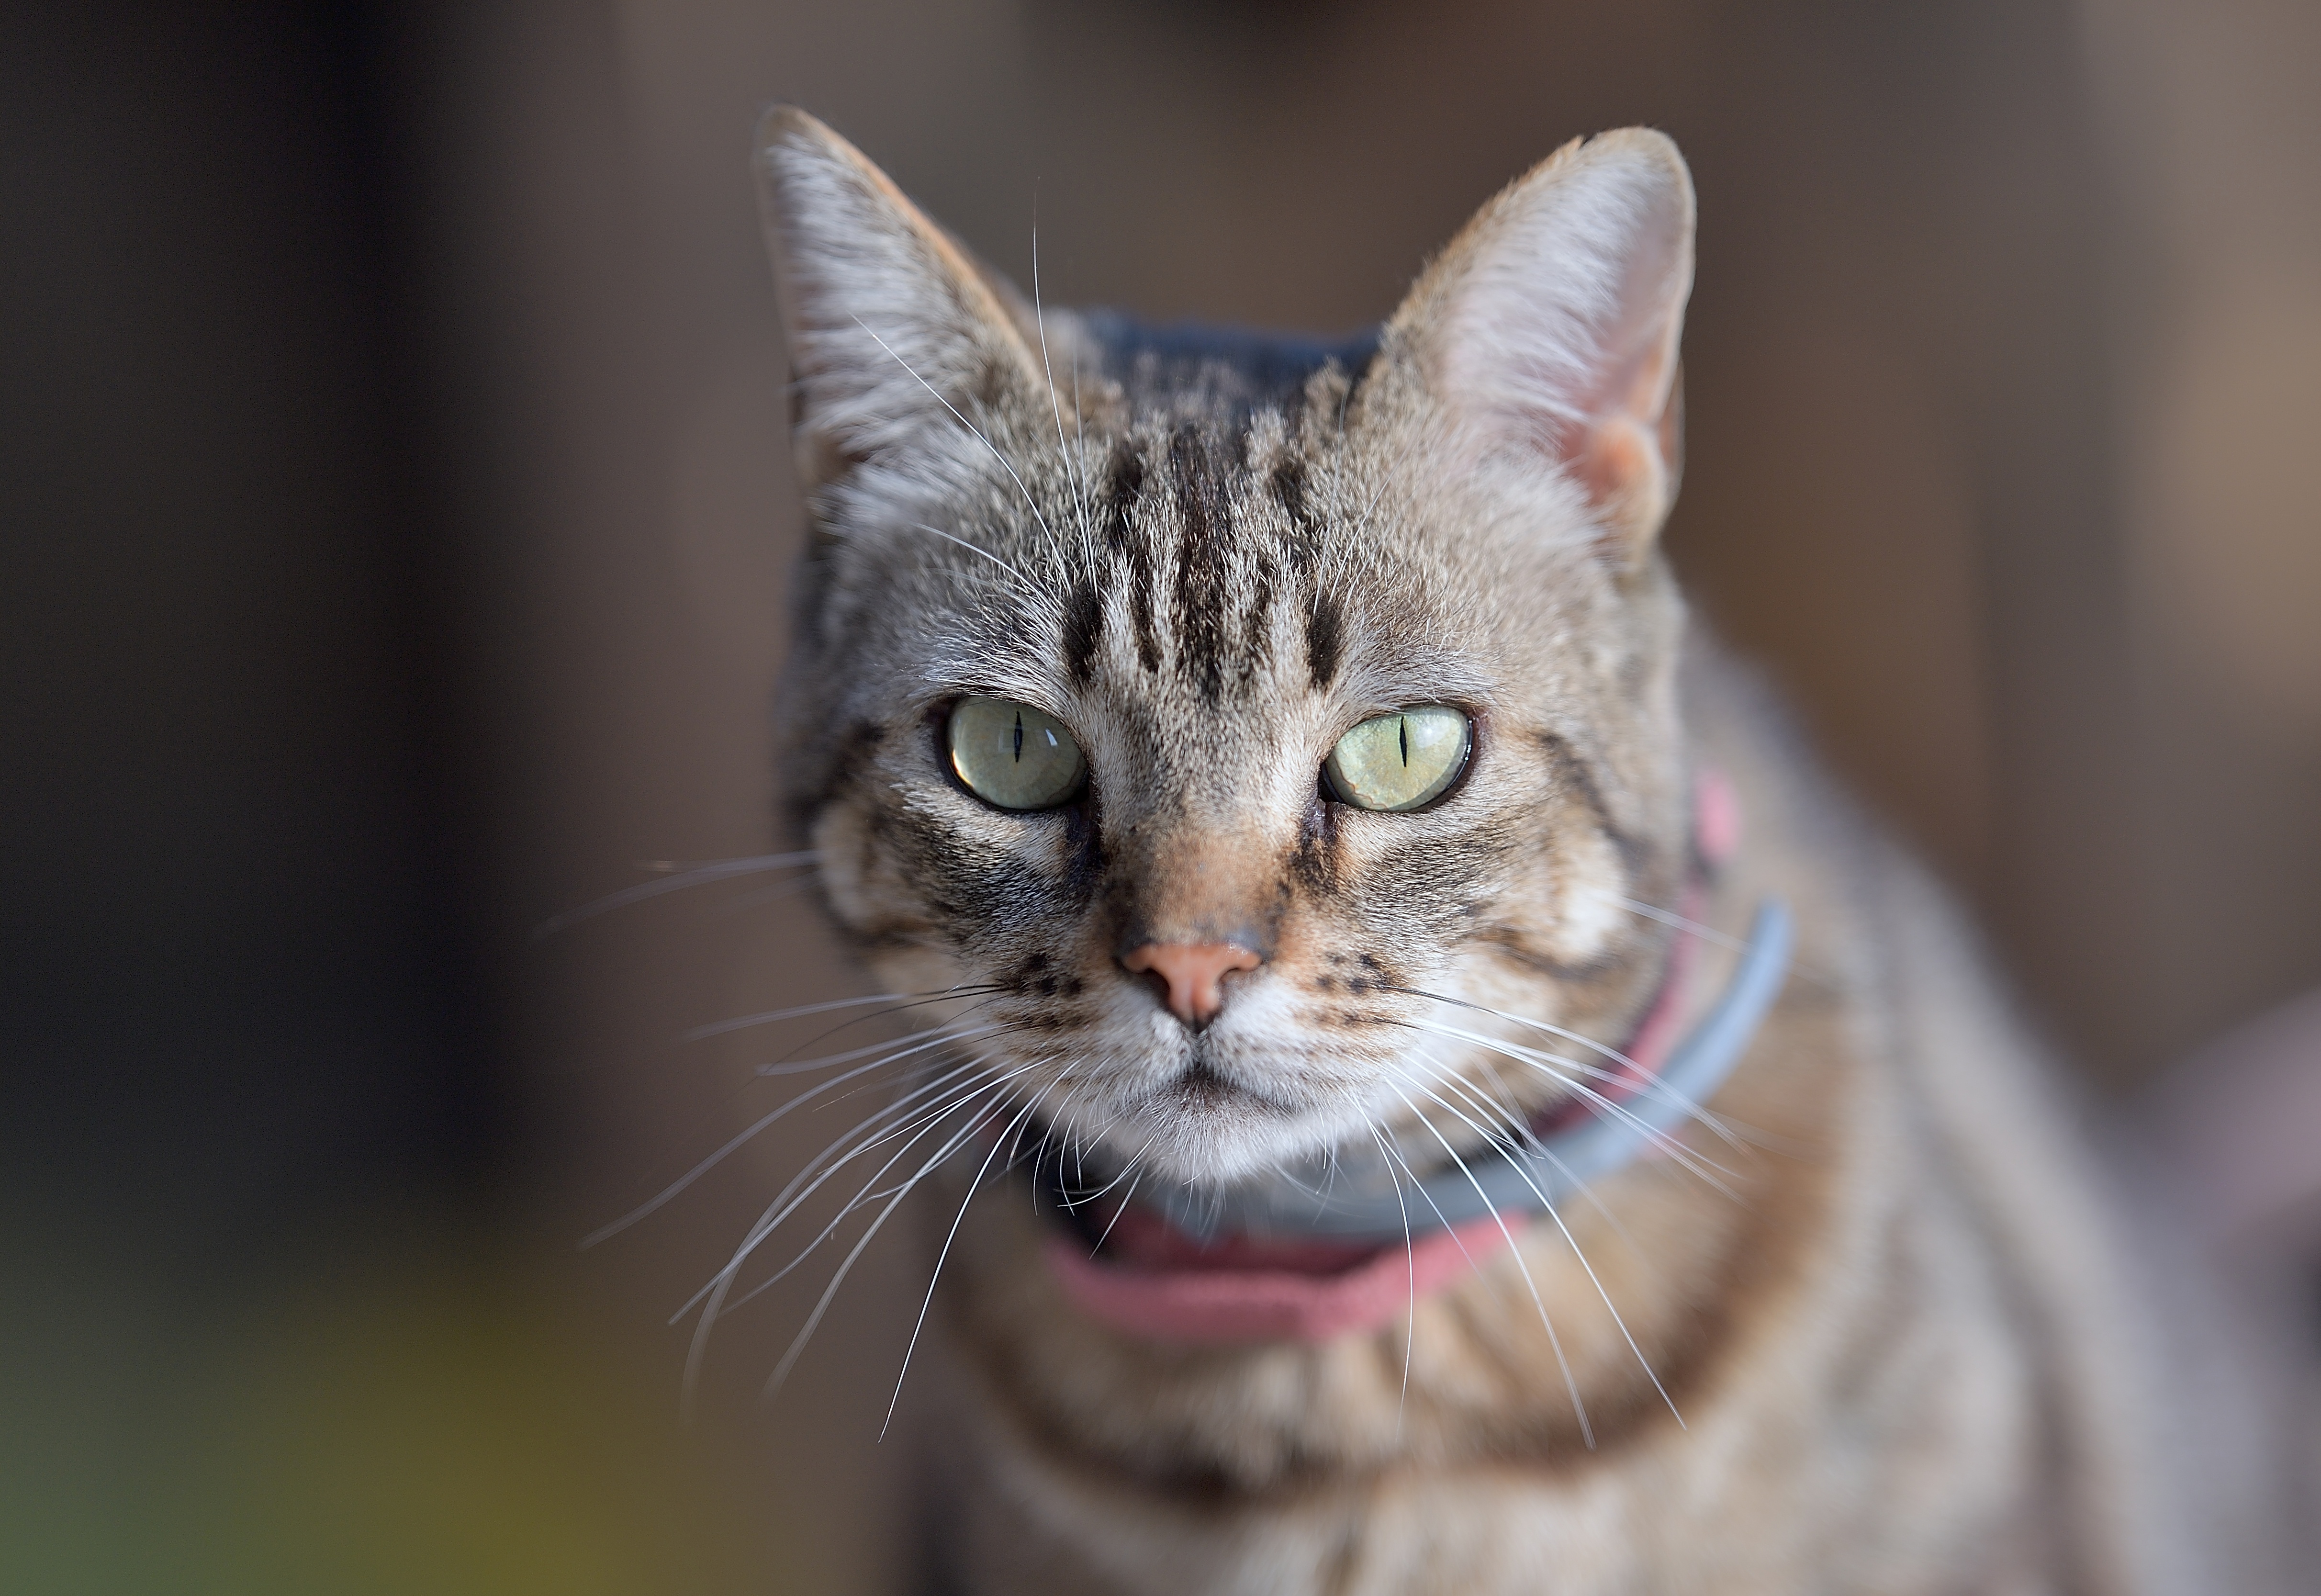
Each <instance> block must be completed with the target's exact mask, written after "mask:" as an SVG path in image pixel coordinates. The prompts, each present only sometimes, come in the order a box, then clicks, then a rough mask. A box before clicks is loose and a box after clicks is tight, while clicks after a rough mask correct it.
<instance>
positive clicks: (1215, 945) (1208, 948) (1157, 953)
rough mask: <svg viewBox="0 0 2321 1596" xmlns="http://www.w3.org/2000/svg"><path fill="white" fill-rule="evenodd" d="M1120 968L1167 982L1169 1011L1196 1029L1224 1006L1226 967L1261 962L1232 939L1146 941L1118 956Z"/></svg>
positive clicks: (1245, 966) (1252, 966) (1251, 966)
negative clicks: (1211, 940) (1213, 940)
mask: <svg viewBox="0 0 2321 1596" xmlns="http://www.w3.org/2000/svg"><path fill="white" fill-rule="evenodd" d="M1120 962H1121V966H1122V968H1124V969H1125V970H1127V971H1130V972H1132V973H1133V974H1138V975H1142V974H1143V973H1145V972H1147V971H1150V972H1151V973H1152V974H1154V975H1157V976H1159V977H1160V978H1161V980H1163V981H1166V982H1167V983H1168V986H1169V1011H1170V1013H1171V1014H1174V1015H1175V1016H1176V1017H1178V1018H1179V1019H1180V1020H1183V1021H1184V1022H1185V1023H1186V1024H1187V1025H1188V1026H1192V1027H1193V1028H1194V1029H1195V1030H1199V1029H1200V1028H1201V1027H1202V1026H1206V1025H1207V1024H1208V1023H1209V1022H1210V1021H1211V1020H1213V1019H1215V1018H1216V1017H1217V1011H1218V1010H1219V1009H1221V1008H1224V1006H1225V994H1224V979H1225V975H1226V973H1227V972H1228V971H1234V970H1254V969H1256V968H1257V967H1258V966H1259V965H1260V964H1261V963H1262V962H1264V961H1263V960H1261V959H1260V958H1259V957H1258V956H1257V955H1256V954H1255V953H1252V952H1250V950H1249V949H1247V948H1245V947H1243V946H1242V945H1241V944H1239V943H1234V942H1148V943H1146V944H1144V945H1143V946H1142V947H1141V948H1135V949H1133V950H1132V951H1130V952H1128V953H1123V954H1122V955H1121V956H1120Z"/></svg>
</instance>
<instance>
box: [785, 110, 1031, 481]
mask: <svg viewBox="0 0 2321 1596" xmlns="http://www.w3.org/2000/svg"><path fill="white" fill-rule="evenodd" d="M756 166H757V171H758V181H759V196H760V202H761V205H762V209H763V214H764V218H765V225H766V238H767V243H768V246H769V249H770V250H771V251H772V253H773V259H774V277H775V281H776V287H777V289H778V294H779V296H780V299H781V307H782V318H783V323H784V328H785V331H786V333H787V337H788V342H789V351H790V367H791V376H792V380H793V383H794V388H793V395H794V397H793V399H792V409H791V416H792V421H793V441H794V442H795V444H796V450H797V458H798V469H799V471H800V474H801V475H802V477H803V479H804V485H805V487H806V489H807V490H808V491H809V492H812V491H815V490H816V489H819V488H825V487H828V486H830V485H832V484H833V483H834V482H836V481H838V480H839V479H842V478H844V477H846V476H847V475H848V474H849V473H851V472H853V471H856V470H860V469H861V468H863V467H865V466H866V465H873V464H876V463H879V462H882V461H883V462H884V463H887V464H888V465H890V466H892V467H894V468H896V469H897V470H900V471H901V472H902V473H903V474H905V475H906V476H913V477H919V478H924V477H925V476H926V475H928V473H929V472H930V471H931V470H933V471H937V472H938V474H939V465H938V462H940V461H944V460H955V459H960V458H962V457H963V456H964V455H965V454H966V453H967V452H968V451H971V450H973V449H975V448H977V447H978V445H976V444H975V442H974V440H973V438H972V436H971V434H969V433H968V431H967V423H966V421H965V419H963V418H964V417H968V416H972V415H974V414H975V413H976V412H977V410H978V408H979V407H988V406H995V405H1001V404H1005V403H1006V402H1007V400H1008V399H1010V398H1011V397H1021V396H1024V395H1026V394H1030V393H1033V392H1036V388H1034V386H1033V385H1034V384H1035V382H1036V380H1037V371H1038V367H1037V365H1036V363H1035V360H1034V357H1033V354H1032V351H1031V350H1030V348H1029V346H1028V345H1026V344H1025V342H1024V339H1023V337H1022V335H1021V333H1019V332H1018V331H1017V330H1016V328H1015V323H1014V321H1013V319H1012V318H1011V317H1010V316H1009V315H1008V313H1007V310H1006V307H1005V306H1002V305H1001V303H1000V301H999V299H998V298H997V296H996V295H995V294H994V292H993V291H992V289H991V287H989V286H988V284H987V283H986V281H985V279H984V278H983V276H982V274H981V273H980V272H979V271H978V270H977V269H976V268H975V266H974V264H973V262H971V261H970V260H968V259H967V257H966V256H965V255H964V254H962V253H961V252H960V249H959V246H958V245H956V244H955V243H953V242H951V239H950V238H949V237H947V236H946V235H945V234H944V233H943V232H942V229H941V228H939V227H937V226H936V225H935V224H934V223H932V222H930V221H929V220H927V218H926V217H925V216H924V214H921V212H920V211H919V209H918V207H917V206H915V205H912V204H911V202H910V201H909V200H907V199H906V198H905V197H904V196H903V194H902V191H901V190H900V189H898V188H897V187H895V185H894V183H893V182H892V181H891V180H890V179H889V178H887V174H886V173H884V172H882V171H880V170H879V169H878V168H877V167H875V166H873V165H871V164H870V162H869V160H867V159H865V158H864V156H863V154H862V152H861V151H860V150H857V149H855V148H854V146H853V145H851V144H850V143H848V142H847V141H845V140H844V139H842V138H840V137H839V136H838V135H837V134H836V133H834V132H831V131H830V129H829V128H827V127H825V126H824V125H823V123H821V122H819V121H817V120H816V119H815V118H814V117H812V116H809V115H807V114H806V113H805V112H803V111H800V110H798V109H796V107H795V106H789V105H777V106H776V107H774V108H773V109H772V110H771V111H769V112H768V113H767V114H766V115H765V117H764V119H763V120H762V121H760V123H759V124H758V141H757V157H756Z"/></svg>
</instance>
